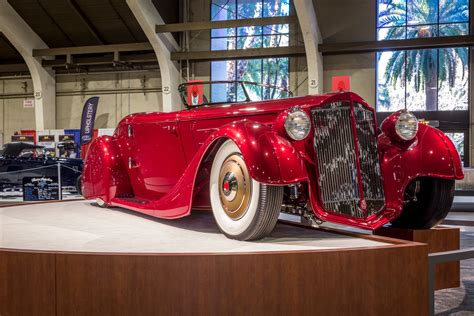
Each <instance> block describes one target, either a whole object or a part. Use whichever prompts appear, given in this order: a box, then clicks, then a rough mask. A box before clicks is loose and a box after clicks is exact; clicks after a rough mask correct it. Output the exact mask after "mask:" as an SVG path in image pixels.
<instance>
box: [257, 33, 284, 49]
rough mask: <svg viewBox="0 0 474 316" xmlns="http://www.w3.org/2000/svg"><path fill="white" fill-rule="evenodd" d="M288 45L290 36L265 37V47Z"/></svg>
mask: <svg viewBox="0 0 474 316" xmlns="http://www.w3.org/2000/svg"><path fill="white" fill-rule="evenodd" d="M288 45H289V38H288V35H268V36H264V37H263V47H285V46H288Z"/></svg>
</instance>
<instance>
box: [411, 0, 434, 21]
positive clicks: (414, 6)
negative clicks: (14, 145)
mask: <svg viewBox="0 0 474 316" xmlns="http://www.w3.org/2000/svg"><path fill="white" fill-rule="evenodd" d="M407 19H408V20H407V24H409V25H420V24H435V23H438V0H407Z"/></svg>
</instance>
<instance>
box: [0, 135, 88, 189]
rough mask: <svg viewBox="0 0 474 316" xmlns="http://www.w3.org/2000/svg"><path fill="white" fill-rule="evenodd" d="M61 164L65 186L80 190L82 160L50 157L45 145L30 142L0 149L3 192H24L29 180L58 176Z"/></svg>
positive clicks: (0, 186) (63, 184) (0, 180)
mask: <svg viewBox="0 0 474 316" xmlns="http://www.w3.org/2000/svg"><path fill="white" fill-rule="evenodd" d="M58 163H59V164H60V165H61V186H62V187H63V188H65V189H69V190H77V188H80V183H79V182H80V176H81V174H82V167H83V162H82V160H81V159H72V158H54V157H49V156H47V155H46V153H45V151H44V147H43V146H39V145H33V144H30V143H23V142H18V143H9V144H5V145H3V147H2V148H1V149H0V190H1V191H11V190H18V189H20V188H21V187H22V184H23V178H25V177H41V176H44V177H57V176H58Z"/></svg>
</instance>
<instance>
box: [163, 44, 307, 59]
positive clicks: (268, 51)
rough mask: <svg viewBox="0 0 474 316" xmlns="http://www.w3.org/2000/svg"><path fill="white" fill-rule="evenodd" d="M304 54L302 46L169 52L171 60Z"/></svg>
mask: <svg viewBox="0 0 474 316" xmlns="http://www.w3.org/2000/svg"><path fill="white" fill-rule="evenodd" d="M299 55H305V48H304V46H289V47H271V48H250V49H235V50H214V51H198V52H175V53H171V60H199V61H206V60H226V59H249V58H264V57H288V56H299Z"/></svg>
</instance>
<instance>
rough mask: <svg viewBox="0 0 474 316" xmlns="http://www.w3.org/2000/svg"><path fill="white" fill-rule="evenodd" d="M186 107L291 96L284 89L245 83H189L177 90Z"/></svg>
mask: <svg viewBox="0 0 474 316" xmlns="http://www.w3.org/2000/svg"><path fill="white" fill-rule="evenodd" d="M178 90H179V93H180V95H181V100H182V102H183V104H184V105H185V106H186V107H196V106H205V105H213V104H223V103H237V102H249V101H261V100H272V99H282V98H288V97H291V96H292V94H291V92H290V91H288V90H287V89H285V88H279V87H276V86H271V85H264V84H257V83H253V82H246V81H208V82H202V81H190V82H187V83H183V84H181V85H180V86H179V88H178Z"/></svg>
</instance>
